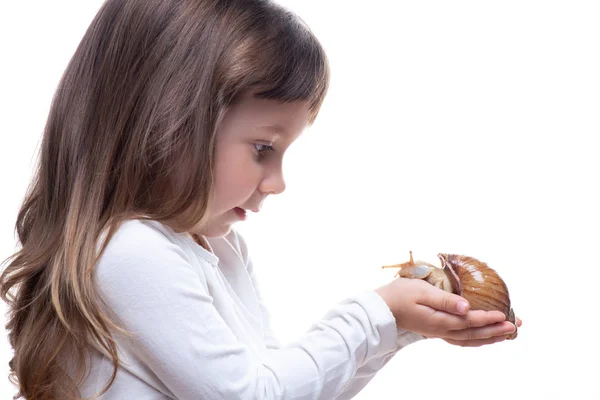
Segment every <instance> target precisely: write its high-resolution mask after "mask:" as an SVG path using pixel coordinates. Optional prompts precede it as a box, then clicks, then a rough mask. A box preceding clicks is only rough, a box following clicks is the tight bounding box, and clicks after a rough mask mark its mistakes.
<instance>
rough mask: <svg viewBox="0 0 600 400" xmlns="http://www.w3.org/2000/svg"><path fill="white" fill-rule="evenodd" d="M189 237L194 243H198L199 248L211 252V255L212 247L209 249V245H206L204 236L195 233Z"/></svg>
mask: <svg viewBox="0 0 600 400" xmlns="http://www.w3.org/2000/svg"><path fill="white" fill-rule="evenodd" d="M191 235H192V238H193V239H194V241H195V242H196V243H198V244H199V245H200V246H202V247H204V248H205V249H206V250H208V251H209V252H211V253H212V252H213V251H212V247H210V244H208V241H207V240H206V238H205V237H204V236H202V235H197V234H195V233H192V234H191Z"/></svg>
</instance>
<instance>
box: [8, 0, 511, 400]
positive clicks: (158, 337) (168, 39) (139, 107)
mask: <svg viewBox="0 0 600 400" xmlns="http://www.w3.org/2000/svg"><path fill="white" fill-rule="evenodd" d="M328 74H329V71H328V64H327V60H326V56H325V54H324V52H323V49H322V47H321V46H320V44H319V42H318V41H317V39H316V38H315V37H314V36H313V35H312V33H311V31H310V30H309V28H308V27H306V26H305V25H304V24H303V23H302V22H301V20H300V19H299V18H297V17H296V16H294V15H293V14H291V13H290V12H288V11H286V10H285V9H283V8H282V7H280V6H278V5H277V4H274V3H272V2H270V1H268V0H107V1H106V2H105V4H104V5H103V6H102V8H101V9H100V11H99V12H98V14H97V16H96V17H95V19H94V20H93V22H92V23H91V25H90V27H89V29H88V30H87V32H86V34H85V36H84V38H83V39H82V41H81V43H80V45H79V47H78V48H77V50H76V52H75V54H74V56H73V58H72V60H71V62H70V63H69V65H68V67H67V69H66V71H65V73H64V76H63V77H62V80H61V82H60V85H59V88H58V90H57V91H56V95H55V97H54V100H53V103H52V106H51V110H50V114H49V117H48V121H47V125H46V128H45V132H44V137H43V142H42V148H41V154H40V158H39V166H38V169H37V171H36V174H35V177H34V179H33V182H32V185H31V186H30V189H29V191H28V193H27V196H26V199H25V201H24V203H23V205H22V208H21V210H20V212H19V215H18V219H17V223H16V229H17V232H18V235H19V241H20V243H21V244H22V248H21V249H20V251H18V252H17V253H15V254H14V255H13V256H11V257H10V263H9V264H8V266H7V267H6V268H5V270H4V271H3V273H2V275H1V277H0V283H1V293H2V296H3V298H4V300H5V301H6V302H7V303H8V305H9V307H10V315H9V317H10V318H9V322H8V325H7V328H8V331H9V341H10V344H11V346H12V347H13V348H14V358H13V359H12V360H11V361H10V367H11V380H12V381H13V383H15V384H17V385H18V388H19V393H18V395H17V396H16V397H18V396H19V395H20V396H23V397H24V398H27V399H80V398H84V397H85V398H98V397H100V396H102V398H104V399H348V398H351V397H353V396H354V395H355V394H356V393H358V392H359V391H360V390H361V389H362V388H363V387H364V386H365V385H366V384H367V383H368V382H369V381H370V380H371V379H372V377H373V376H374V374H375V373H376V372H377V371H378V370H380V369H381V368H382V367H383V366H384V365H385V364H386V363H387V362H388V361H389V360H390V358H391V357H392V356H393V355H394V354H396V352H398V351H399V350H400V349H401V348H403V347H404V346H407V345H408V344H410V343H413V342H415V341H417V340H420V339H423V338H425V337H437V338H443V339H444V340H446V341H447V342H449V343H452V344H457V345H462V346H479V345H483V344H489V343H494V342H497V341H501V340H503V339H504V337H505V335H507V334H509V333H511V332H512V331H513V330H514V329H515V328H514V326H513V325H512V324H510V323H508V322H502V321H503V320H504V315H502V313H499V312H483V311H469V305H468V303H466V301H465V300H464V299H462V298H461V297H459V296H456V295H452V294H449V293H446V292H443V291H441V290H439V289H436V288H434V287H433V286H431V285H429V284H427V283H424V282H421V281H416V280H405V279H396V280H394V281H393V282H391V283H389V284H387V285H385V286H382V287H379V288H377V289H375V290H366V291H364V292H362V293H359V294H357V295H355V296H352V297H349V298H348V299H347V300H345V301H344V302H342V303H340V304H339V305H337V306H336V307H334V308H333V309H331V310H330V311H329V312H328V313H326V314H325V315H324V316H323V318H322V319H321V320H319V321H318V322H317V323H315V324H314V326H313V327H312V328H311V329H310V330H309V331H308V332H307V333H306V334H305V335H304V336H302V337H300V338H299V339H298V340H297V341H296V342H294V343H291V344H289V345H287V346H281V345H280V344H279V343H278V342H277V340H276V339H275V338H274V337H273V335H272V333H271V330H270V328H269V326H270V324H269V316H268V312H267V310H266V308H265V306H264V304H263V302H262V300H261V295H260V290H259V288H258V284H257V278H256V274H255V269H254V266H253V264H252V261H251V259H250V257H249V253H248V249H247V247H246V244H245V242H244V240H243V238H242V237H241V236H240V235H239V234H238V233H237V232H236V231H235V230H232V225H233V224H234V223H235V222H238V221H241V220H243V219H244V218H245V217H246V213H248V212H258V211H259V210H260V208H261V206H262V204H263V202H264V200H265V198H267V197H268V196H269V195H272V194H277V193H281V192H282V191H283V190H284V188H285V184H284V181H283V177H282V159H283V155H284V153H285V152H286V150H287V149H288V148H289V146H290V145H291V144H292V143H293V142H294V140H295V139H296V138H297V137H298V136H299V135H300V134H301V133H302V131H303V130H304V129H305V128H306V127H307V126H308V125H310V124H312V123H313V121H314V120H315V117H316V116H317V114H318V111H319V108H320V106H321V104H322V102H323V99H324V97H325V93H326V91H327V87H328V79H329V78H328ZM13 289H14V290H13ZM16 397H15V398H16Z"/></svg>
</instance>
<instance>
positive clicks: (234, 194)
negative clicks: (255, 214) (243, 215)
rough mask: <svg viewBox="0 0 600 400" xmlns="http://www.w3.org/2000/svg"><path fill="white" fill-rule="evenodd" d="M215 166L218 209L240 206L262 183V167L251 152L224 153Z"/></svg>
mask: <svg viewBox="0 0 600 400" xmlns="http://www.w3.org/2000/svg"><path fill="white" fill-rule="evenodd" d="M220 155H221V156H222V157H219V154H218V153H217V160H216V166H215V181H216V182H215V200H216V204H217V205H218V206H217V207H223V208H228V207H229V206H234V207H235V206H238V205H239V204H237V203H239V202H240V200H245V199H243V198H242V197H247V196H249V195H250V194H252V192H253V191H254V190H256V187H257V185H258V182H259V181H260V167H259V166H258V164H256V162H255V161H254V159H253V156H252V154H251V153H250V152H243V151H237V152H229V153H226V152H223V153H222V154H220Z"/></svg>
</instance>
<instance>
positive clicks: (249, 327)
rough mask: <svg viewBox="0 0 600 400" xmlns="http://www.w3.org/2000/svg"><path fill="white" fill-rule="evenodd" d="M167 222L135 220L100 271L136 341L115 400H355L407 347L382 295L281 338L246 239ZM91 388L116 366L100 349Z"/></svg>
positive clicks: (112, 310)
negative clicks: (289, 339)
mask: <svg viewBox="0 0 600 400" xmlns="http://www.w3.org/2000/svg"><path fill="white" fill-rule="evenodd" d="M208 242H209V244H210V247H212V252H211V251H208V250H206V249H205V248H203V247H202V246H200V245H198V244H197V243H196V242H195V241H194V240H193V239H192V238H191V237H190V236H189V235H188V234H184V233H176V232H174V231H173V230H172V229H170V228H169V227H168V226H166V225H164V224H161V223H159V222H156V221H143V220H130V221H127V222H125V223H124V224H123V225H122V226H121V227H120V228H119V230H118V231H117V232H116V234H115V236H114V237H113V238H112V239H111V241H110V243H109V244H108V246H107V248H106V250H105V252H104V253H103V255H102V257H101V259H100V261H99V262H98V264H97V266H96V269H95V271H94V280H95V284H96V285H97V287H98V290H99V292H100V294H101V295H102V297H103V298H104V300H105V302H106V304H105V305H104V306H103V307H104V309H105V310H106V311H107V312H108V313H109V315H110V316H111V317H113V318H116V320H117V322H118V323H120V324H122V326H123V327H124V328H125V329H127V330H129V331H132V332H133V333H134V336H133V337H130V338H128V337H125V336H123V335H120V334H114V337H115V339H116V342H117V347H118V352H119V355H120V356H121V361H122V364H121V366H120V367H119V369H118V373H117V377H116V380H115V382H114V383H113V385H112V386H111V388H110V389H109V391H108V392H107V393H106V394H104V395H103V396H102V397H101V398H102V399H105V400H117V399H118V400H123V399H135V400H150V399H152V400H154V399H180V400H200V399H209V400H212V399H228V400H229V399H231V400H234V399H290V400H291V399H294V400H300V399H302V400H305V399H306V400H308V399H349V398H351V397H353V396H354V395H355V394H356V393H358V392H359V391H360V390H361V389H362V388H363V387H364V386H365V385H366V384H367V383H368V382H369V381H370V380H371V379H372V377H373V376H374V374H375V373H376V372H377V371H378V370H380V369H381V368H382V367H383V366H384V365H385V364H386V363H387V362H388V361H389V359H390V358H391V357H392V356H393V355H394V354H395V353H396V352H397V351H398V350H399V349H400V348H402V347H403V346H406V345H408V344H409V343H412V342H414V341H417V340H420V339H422V338H423V337H422V336H420V335H417V334H414V333H411V332H406V331H402V330H398V329H397V327H396V324H395V319H394V317H393V315H392V313H391V311H390V309H389V308H388V306H387V305H386V303H385V302H384V301H383V299H382V298H381V297H380V296H379V295H378V294H377V293H376V292H375V291H365V292H362V293H359V294H358V295H356V296H353V297H350V298H348V299H347V300H345V301H343V302H342V303H340V304H339V305H337V306H336V307H334V308H333V309H331V310H330V311H329V312H327V313H326V315H324V316H323V317H322V318H321V319H320V320H319V321H318V322H317V323H315V324H314V325H313V326H312V327H311V328H310V329H309V331H308V332H307V333H305V334H304V335H303V336H301V337H300V338H299V339H298V340H297V341H295V342H293V343H290V344H289V345H286V346H283V347H282V346H281V345H280V344H279V343H278V341H277V340H276V339H275V338H274V337H273V334H272V333H271V329H270V326H269V325H270V324H269V315H268V312H267V310H266V308H265V306H264V304H263V301H262V299H261V296H260V292H259V289H258V285H257V281H256V278H255V274H254V268H253V265H252V262H251V260H250V258H249V257H248V250H247V248H246V244H245V242H244V241H243V239H242V237H241V236H240V235H239V233H237V232H236V231H233V230H232V231H231V232H230V233H229V234H228V235H227V236H226V237H224V238H210V239H208ZM90 362H91V370H90V374H89V376H88V378H87V379H86V381H85V382H84V384H83V386H81V387H80V390H81V394H82V395H84V396H91V395H93V394H96V393H98V392H99V391H100V390H101V389H102V388H103V387H104V385H105V384H106V383H107V382H108V380H109V378H110V376H111V374H112V369H113V366H112V361H111V360H110V359H109V357H108V356H107V355H106V353H105V351H104V350H103V349H102V348H101V347H98V348H96V349H91V354H90Z"/></svg>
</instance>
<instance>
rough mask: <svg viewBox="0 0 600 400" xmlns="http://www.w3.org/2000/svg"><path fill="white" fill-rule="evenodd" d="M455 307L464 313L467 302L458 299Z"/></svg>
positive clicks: (467, 306)
mask: <svg viewBox="0 0 600 400" xmlns="http://www.w3.org/2000/svg"><path fill="white" fill-rule="evenodd" d="M456 308H457V309H458V312H459V313H461V314H465V313H466V312H467V310H468V309H469V303H467V302H466V301H465V300H459V301H458V305H457V306H456Z"/></svg>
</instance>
